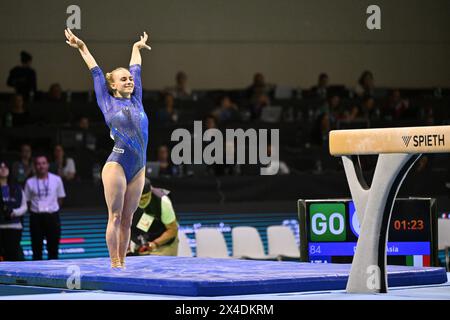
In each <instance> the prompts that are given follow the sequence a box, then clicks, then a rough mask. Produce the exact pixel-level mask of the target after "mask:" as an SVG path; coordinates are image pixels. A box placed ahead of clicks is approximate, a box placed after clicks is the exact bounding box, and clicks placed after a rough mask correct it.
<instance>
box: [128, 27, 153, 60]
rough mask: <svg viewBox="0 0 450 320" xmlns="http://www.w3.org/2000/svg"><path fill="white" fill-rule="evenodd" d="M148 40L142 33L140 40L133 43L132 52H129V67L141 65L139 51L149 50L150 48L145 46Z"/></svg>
mask: <svg viewBox="0 0 450 320" xmlns="http://www.w3.org/2000/svg"><path fill="white" fill-rule="evenodd" d="M147 39H148V35H147V33H146V32H145V31H144V36H141V40H140V41H138V42H135V43H134V44H133V51H132V52H131V59H130V66H132V65H135V64H139V65H141V64H142V58H141V52H140V50H141V49H148V50H151V48H150V46H148V45H147V44H146V42H147Z"/></svg>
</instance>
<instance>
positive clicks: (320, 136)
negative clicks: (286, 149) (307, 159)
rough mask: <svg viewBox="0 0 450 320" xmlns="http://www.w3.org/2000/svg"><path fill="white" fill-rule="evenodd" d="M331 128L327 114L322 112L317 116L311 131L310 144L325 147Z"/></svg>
mask: <svg viewBox="0 0 450 320" xmlns="http://www.w3.org/2000/svg"><path fill="white" fill-rule="evenodd" d="M331 128H332V126H331V122H330V116H329V113H328V112H323V113H321V114H319V116H318V117H317V118H316V121H315V122H314V125H313V127H312V130H311V144H313V145H316V146H324V145H327V141H328V134H329V132H330V131H331Z"/></svg>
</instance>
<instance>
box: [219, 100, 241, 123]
mask: <svg viewBox="0 0 450 320" xmlns="http://www.w3.org/2000/svg"><path fill="white" fill-rule="evenodd" d="M213 115H214V116H215V117H216V118H217V119H218V120H219V122H226V121H236V120H239V118H240V114H239V109H238V106H237V105H236V104H235V103H234V102H233V101H231V98H230V97H229V96H227V95H225V96H223V97H222V98H221V99H220V103H219V106H218V107H217V108H216V109H215V110H214V111H213Z"/></svg>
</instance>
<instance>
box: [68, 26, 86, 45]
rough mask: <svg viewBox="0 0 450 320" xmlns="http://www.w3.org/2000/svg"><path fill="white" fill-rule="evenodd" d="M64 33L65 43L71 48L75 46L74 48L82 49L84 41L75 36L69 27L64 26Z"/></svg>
mask: <svg viewBox="0 0 450 320" xmlns="http://www.w3.org/2000/svg"><path fill="white" fill-rule="evenodd" d="M64 33H65V35H66V39H67V40H66V43H67V44H68V45H69V46H71V47H72V48H75V49H82V48H83V47H84V42H83V41H82V40H81V39H80V38H78V37H77V36H75V35H74V34H73V32H72V31H71V30H70V29H69V28H66V29H65V30H64Z"/></svg>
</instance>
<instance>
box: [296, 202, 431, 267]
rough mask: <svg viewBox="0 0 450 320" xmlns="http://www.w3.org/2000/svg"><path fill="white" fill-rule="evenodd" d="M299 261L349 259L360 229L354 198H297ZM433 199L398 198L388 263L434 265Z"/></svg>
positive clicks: (347, 261)
mask: <svg viewBox="0 0 450 320" xmlns="http://www.w3.org/2000/svg"><path fill="white" fill-rule="evenodd" d="M298 205H299V220H300V247H301V257H302V261H310V262H314V263H351V261H352V259H353V255H354V252H355V250H356V244H357V241H358V237H359V232H360V223H359V221H358V216H357V214H356V210H355V206H354V203H353V201H351V200H350V199H339V200H299V203H298ZM436 229H437V215H436V205H435V200H434V199H429V198H426V199H425V198H409V199H397V200H396V201H395V203H394V209H393V212H392V217H391V222H390V226H389V234H388V245H387V248H386V252H387V254H388V260H387V262H388V264H396V265H411V266H432V265H437V264H438V262H437V241H436V239H437V238H436V236H437V232H436Z"/></svg>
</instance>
